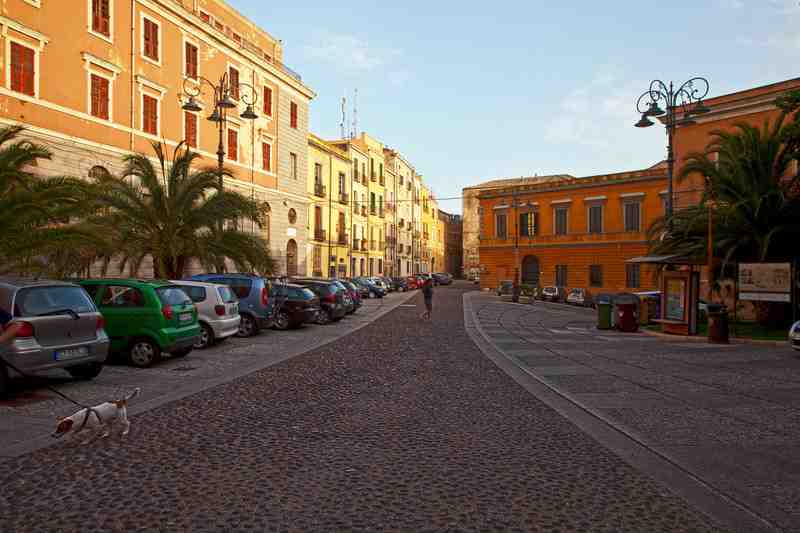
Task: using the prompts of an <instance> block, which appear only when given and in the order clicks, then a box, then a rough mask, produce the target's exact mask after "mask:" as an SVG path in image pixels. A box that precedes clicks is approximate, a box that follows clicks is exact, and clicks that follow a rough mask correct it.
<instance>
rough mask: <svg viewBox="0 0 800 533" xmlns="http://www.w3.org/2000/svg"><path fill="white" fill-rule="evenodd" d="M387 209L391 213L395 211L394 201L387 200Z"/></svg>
mask: <svg viewBox="0 0 800 533" xmlns="http://www.w3.org/2000/svg"><path fill="white" fill-rule="evenodd" d="M386 210H387V211H388V212H390V213H393V212H394V202H386Z"/></svg>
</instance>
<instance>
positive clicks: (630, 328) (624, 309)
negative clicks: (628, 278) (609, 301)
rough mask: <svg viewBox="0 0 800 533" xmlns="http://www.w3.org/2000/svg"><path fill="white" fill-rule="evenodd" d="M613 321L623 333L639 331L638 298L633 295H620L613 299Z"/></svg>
mask: <svg viewBox="0 0 800 533" xmlns="http://www.w3.org/2000/svg"><path fill="white" fill-rule="evenodd" d="M614 308H615V309H614V321H615V322H616V327H617V329H618V330H620V331H624V332H625V333H635V332H637V331H639V298H638V297H637V296H636V295H635V294H628V293H622V294H617V295H616V296H615V297H614Z"/></svg>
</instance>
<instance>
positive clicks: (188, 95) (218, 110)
mask: <svg viewBox="0 0 800 533" xmlns="http://www.w3.org/2000/svg"><path fill="white" fill-rule="evenodd" d="M197 82H199V83H197ZM197 82H196V81H195V80H193V79H191V78H186V79H185V80H184V81H183V95H182V96H183V100H184V104H183V106H182V108H183V110H184V111H191V112H194V113H199V112H200V111H202V110H203V108H202V106H201V105H200V103H199V102H198V97H199V96H200V95H201V93H202V84H203V83H205V84H207V85H208V86H209V87H211V89H212V90H213V91H214V104H213V106H212V108H213V112H212V113H211V115H209V117H208V120H209V121H210V122H216V123H217V129H218V130H219V144H218V146H217V164H218V171H219V190H220V191H221V190H222V188H223V165H224V163H225V144H224V142H223V135H224V132H225V130H226V129H227V125H228V111H229V110H231V109H237V108H238V107H239V104H238V103H237V102H236V100H234V99H233V98H231V93H232V90H233V86H232V84H231V82H230V79H229V78H228V73H227V72H226V73H224V74H223V75H222V76H221V77H220V79H219V82H218V83H217V84H214V82H212V81H210V80H208V79H207V78H204V77H202V76H199V77H198V78H197ZM237 85H238V87H239V88H241V87H245V88H247V89H248V93H243V94H242V95H241V96H240V99H241V101H242V103H243V104H244V105H245V110H244V112H242V113H241V114H240V115H239V116H240V117H241V118H243V119H245V120H255V119H257V118H258V115H257V114H256V112H255V104H256V102H257V101H258V94H257V92H256V90H255V87H253V86H252V85H250V84H249V83H244V82H239V83H238V84H237Z"/></svg>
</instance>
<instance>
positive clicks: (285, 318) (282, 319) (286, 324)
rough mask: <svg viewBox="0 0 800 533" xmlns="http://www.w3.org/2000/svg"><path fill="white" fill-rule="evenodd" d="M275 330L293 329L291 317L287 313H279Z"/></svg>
mask: <svg viewBox="0 0 800 533" xmlns="http://www.w3.org/2000/svg"><path fill="white" fill-rule="evenodd" d="M274 325H275V329H279V330H281V331H286V330H287V329H289V328H290V327H291V322H290V321H289V315H288V314H287V313H286V311H279V312H278V315H277V316H276V317H275V324H274Z"/></svg>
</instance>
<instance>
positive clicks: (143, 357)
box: [128, 338, 161, 368]
mask: <svg viewBox="0 0 800 533" xmlns="http://www.w3.org/2000/svg"><path fill="white" fill-rule="evenodd" d="M160 358H161V348H159V346H158V344H156V343H155V342H153V341H152V340H150V339H146V338H139V339H135V340H134V341H133V342H132V343H131V348H130V352H129V353H128V360H129V361H130V363H131V364H132V365H133V366H135V367H137V368H148V367H150V366H152V365H153V363H155V362H156V361H158V360H159V359H160Z"/></svg>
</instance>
